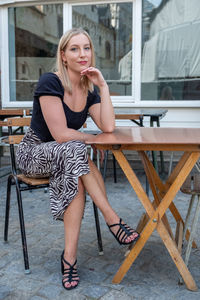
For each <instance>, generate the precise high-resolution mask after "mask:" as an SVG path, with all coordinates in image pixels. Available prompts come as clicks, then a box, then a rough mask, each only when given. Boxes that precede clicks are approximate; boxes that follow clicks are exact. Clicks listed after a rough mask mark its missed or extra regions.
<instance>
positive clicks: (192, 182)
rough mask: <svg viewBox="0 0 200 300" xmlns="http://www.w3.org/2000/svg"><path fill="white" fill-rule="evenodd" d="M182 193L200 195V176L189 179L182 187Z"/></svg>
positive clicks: (191, 176)
mask: <svg viewBox="0 0 200 300" xmlns="http://www.w3.org/2000/svg"><path fill="white" fill-rule="evenodd" d="M181 192H183V193H184V194H189V195H195V194H196V195H199V194H200V174H194V175H190V176H188V177H187V179H186V180H185V182H184V184H183V185H182V187H181Z"/></svg>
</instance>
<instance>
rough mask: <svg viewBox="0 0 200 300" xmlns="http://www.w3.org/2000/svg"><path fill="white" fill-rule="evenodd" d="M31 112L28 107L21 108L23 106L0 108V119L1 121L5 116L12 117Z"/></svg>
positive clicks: (26, 114)
mask: <svg viewBox="0 0 200 300" xmlns="http://www.w3.org/2000/svg"><path fill="white" fill-rule="evenodd" d="M30 114H31V110H30V109H23V108H11V109H9V108H8V109H4V108H3V109H0V120H1V121H3V120H4V119H7V118H12V117H17V116H19V117H23V116H28V115H30Z"/></svg>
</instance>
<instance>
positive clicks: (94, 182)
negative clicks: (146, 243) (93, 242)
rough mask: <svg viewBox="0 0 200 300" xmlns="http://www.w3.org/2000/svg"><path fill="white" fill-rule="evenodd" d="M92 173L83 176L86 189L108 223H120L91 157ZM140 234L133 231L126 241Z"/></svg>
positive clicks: (114, 231) (116, 228)
mask: <svg viewBox="0 0 200 300" xmlns="http://www.w3.org/2000/svg"><path fill="white" fill-rule="evenodd" d="M89 166H90V173H88V174H86V175H83V176H81V179H82V181H83V184H84V186H85V189H86V190H87V191H88V193H89V195H90V196H91V198H92V200H93V201H94V203H95V204H96V206H97V207H98V208H99V209H100V211H101V212H102V214H103V216H104V219H105V221H106V223H107V224H108V225H111V224H116V223H119V216H118V215H117V214H116V212H115V211H114V210H113V208H112V207H111V205H110V203H109V202H108V199H107V195H106V190H105V185H104V181H103V178H102V176H101V173H100V172H99V170H98V169H97V167H96V166H95V164H94V163H93V162H92V161H91V160H90V159H89ZM118 229H119V227H118V226H116V227H113V228H112V231H113V233H115V234H116V233H117V231H118ZM137 236H138V234H137V233H136V232H133V234H132V235H130V236H129V237H127V238H126V243H128V242H130V241H132V240H134V239H135V238H136V237H137Z"/></svg>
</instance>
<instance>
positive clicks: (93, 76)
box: [81, 67, 107, 88]
mask: <svg viewBox="0 0 200 300" xmlns="http://www.w3.org/2000/svg"><path fill="white" fill-rule="evenodd" d="M83 75H85V76H87V77H88V79H89V80H90V81H91V82H92V83H93V84H94V85H96V86H98V87H99V88H101V87H104V86H106V85H107V83H106V81H105V79H104V78H103V75H102V73H101V72H100V71H99V70H98V69H97V68H94V67H89V68H87V69H85V70H83V71H81V76H83Z"/></svg>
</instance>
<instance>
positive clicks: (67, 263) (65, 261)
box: [62, 251, 77, 268]
mask: <svg viewBox="0 0 200 300" xmlns="http://www.w3.org/2000/svg"><path fill="white" fill-rule="evenodd" d="M62 260H63V261H64V263H65V264H66V265H68V266H69V267H70V268H74V266H75V264H76V263H77V259H76V260H75V262H74V263H73V265H71V264H70V263H69V262H68V261H67V260H66V259H65V258H64V251H63V254H62Z"/></svg>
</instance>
